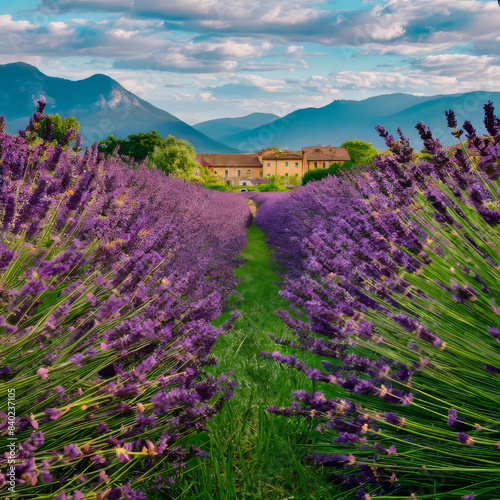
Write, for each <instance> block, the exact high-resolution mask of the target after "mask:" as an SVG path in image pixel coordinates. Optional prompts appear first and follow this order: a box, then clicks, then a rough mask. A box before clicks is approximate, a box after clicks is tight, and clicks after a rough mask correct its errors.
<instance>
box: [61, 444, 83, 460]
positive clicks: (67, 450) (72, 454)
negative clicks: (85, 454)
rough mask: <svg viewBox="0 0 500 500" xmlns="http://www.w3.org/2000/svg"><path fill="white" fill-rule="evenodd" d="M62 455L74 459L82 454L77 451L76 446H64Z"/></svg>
mask: <svg viewBox="0 0 500 500" xmlns="http://www.w3.org/2000/svg"><path fill="white" fill-rule="evenodd" d="M63 453H64V456H65V457H66V458H76V457H79V456H80V455H81V454H82V452H81V451H80V450H79V449H78V445H77V444H69V445H68V446H65V447H64V449H63Z"/></svg>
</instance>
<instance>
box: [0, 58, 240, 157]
mask: <svg viewBox="0 0 500 500" xmlns="http://www.w3.org/2000/svg"><path fill="white" fill-rule="evenodd" d="M42 95H43V96H44V97H45V98H46V100H47V106H46V112H48V113H58V114H59V115H61V116H62V117H64V116H75V117H76V119H77V120H78V122H79V123H80V132H81V134H82V137H83V142H84V145H87V146H88V145H90V144H92V143H93V142H95V141H99V140H102V139H105V138H106V137H108V136H109V135H111V134H113V135H114V136H115V137H116V138H124V137H126V136H128V135H130V134H132V133H137V132H149V131H150V130H156V131H157V132H158V133H159V134H160V135H162V136H164V137H166V136H167V135H170V134H172V135H174V136H176V137H177V138H179V139H186V140H187V141H189V142H190V143H191V144H193V146H194V147H195V148H196V149H199V150H203V151H207V152H211V151H213V152H217V153H220V152H226V153H231V152H236V151H235V149H233V148H231V147H228V146H226V145H225V144H222V143H220V142H218V141H215V140H213V139H211V138H209V137H207V136H206V135H205V134H203V133H201V132H199V131H198V130H196V129H195V128H193V127H191V126H190V125H188V124H187V123H185V122H183V121H182V120H180V119H179V118H177V117H176V116H174V115H172V114H171V113H168V112H167V111H164V110H161V109H159V108H157V107H156V106H153V105H152V104H150V103H148V102H147V101H145V100H143V99H141V98H140V97H138V96H136V95H135V94H133V93H132V92H130V91H128V90H127V89H125V87H123V86H122V85H121V84H120V83H119V82H117V81H116V80H114V79H113V78H111V77H109V76H107V75H104V74H102V73H97V74H94V75H91V76H89V77H87V78H85V79H82V80H76V81H73V80H68V79H65V78H59V77H52V76H48V75H45V74H44V73H43V72H41V71H40V70H39V69H38V68H36V67H35V66H32V65H30V64H27V63H9V64H3V65H0V114H1V115H4V116H5V117H6V122H7V127H6V128H7V131H8V132H10V133H16V132H17V131H18V130H19V129H20V128H24V127H25V126H26V124H27V123H28V121H29V118H30V116H31V115H32V114H33V112H34V111H35V104H34V101H36V99H37V98H39V97H41V96H42Z"/></svg>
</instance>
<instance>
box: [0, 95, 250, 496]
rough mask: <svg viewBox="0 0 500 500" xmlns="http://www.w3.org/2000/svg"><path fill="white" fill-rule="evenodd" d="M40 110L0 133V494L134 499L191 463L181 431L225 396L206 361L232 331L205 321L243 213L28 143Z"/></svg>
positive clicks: (215, 310) (226, 291) (163, 179)
mask: <svg viewBox="0 0 500 500" xmlns="http://www.w3.org/2000/svg"><path fill="white" fill-rule="evenodd" d="M43 108H44V102H42V101H40V103H39V109H38V111H37V113H36V114H35V115H34V117H33V120H32V122H31V124H30V126H28V128H27V129H26V130H24V131H22V132H21V133H20V135H19V136H16V137H13V136H9V135H7V134H3V133H1V132H2V131H1V130H0V133H1V134H0V155H1V160H2V169H3V170H2V178H1V180H2V182H1V191H0V201H1V205H0V217H1V221H2V225H3V232H2V243H1V245H0V282H1V284H2V285H1V286H2V293H1V297H0V356H1V358H0V359H1V365H0V387H1V391H2V394H7V391H9V392H8V393H9V394H11V392H10V391H13V390H14V391H15V413H16V416H15V418H10V417H11V414H10V413H9V414H7V413H5V412H0V426H2V428H3V429H4V431H7V432H14V433H15V437H16V439H17V442H16V445H17V449H16V460H17V463H16V465H15V470H14V476H11V475H10V474H4V471H6V470H7V462H8V459H9V458H10V457H9V455H8V454H4V455H2V456H1V457H0V464H1V470H2V474H0V495H2V496H4V495H5V494H6V495H7V496H11V493H12V491H13V490H12V489H11V490H9V488H14V487H15V494H16V496H19V497H20V498H21V497H22V498H30V497H31V498H60V499H62V498H67V495H72V497H71V498H73V499H79V498H82V497H83V496H85V498H121V497H126V498H145V495H144V493H142V492H143V491H144V490H146V489H147V488H148V487H149V486H151V485H154V483H155V482H157V481H158V478H157V477H156V476H158V475H162V476H165V477H166V478H170V479H171V480H172V481H174V478H175V476H176V470H178V469H179V468H180V467H182V464H183V461H184V459H185V457H188V456H189V455H191V454H195V453H198V454H202V452H200V450H197V449H195V448H186V447H184V446H183V442H184V440H185V438H186V437H187V436H189V435H190V434H192V433H195V432H198V431H200V430H203V429H204V428H205V427H204V425H205V423H206V422H207V421H208V420H209V419H210V418H212V417H213V416H214V415H215V414H216V413H217V412H218V411H219V409H220V408H221V405H222V403H223V401H224V400H225V399H228V398H230V397H231V394H232V389H233V387H234V385H235V384H234V383H233V382H232V381H231V380H229V379H228V378H227V377H226V376H221V377H220V378H218V379H214V378H213V377H211V376H209V375H207V374H206V373H205V371H204V369H203V368H204V367H205V366H207V365H211V364H213V362H214V361H213V359H212V358H211V356H210V350H211V347H212V346H213V344H214V343H215V341H216V339H217V337H218V335H219V334H221V333H222V332H224V331H227V329H228V328H230V326H231V321H229V322H228V323H227V324H225V325H223V326H222V327H221V328H215V327H213V326H212V325H211V322H212V320H213V319H215V318H216V317H218V316H219V314H220V312H221V309H222V307H223V304H224V301H225V300H226V299H227V298H228V296H229V295H230V294H231V292H232V290H233V288H234V286H235V284H236V278H235V276H234V274H233V272H232V270H233V267H234V265H235V264H236V263H237V262H238V259H237V258H236V255H237V253H239V252H240V251H241V249H242V248H243V247H244V246H245V233H246V226H247V224H248V223H249V221H250V220H251V214H250V211H249V209H248V207H247V205H246V204H245V203H244V201H243V200H236V199H231V200H228V199H227V198H226V197H224V196H223V195H221V194H219V193H215V192H212V191H206V190H204V189H203V188H202V187H200V186H198V185H196V184H194V183H186V182H184V181H182V180H175V179H171V178H169V177H167V176H165V175H164V174H163V173H162V172H160V171H159V170H156V169H154V170H149V169H148V168H147V167H146V165H145V164H144V163H141V164H137V163H133V164H132V165H128V164H127V163H124V162H123V161H122V160H121V158H119V157H117V156H111V157H109V158H108V160H106V161H105V160H104V158H103V157H102V155H100V154H99V153H98V151H97V145H94V146H93V147H92V148H87V150H86V151H85V152H84V153H83V154H75V153H74V152H73V151H72V150H71V149H66V150H63V149H62V148H61V147H60V146H59V145H49V144H48V143H47V142H46V141H40V140H39V139H40V137H39V135H38V134H39V133H40V131H41V130H42V132H43V130H44V129H41V128H40V127H36V124H37V123H39V122H40V121H41V120H43V119H44V118H45V115H44V113H43ZM0 122H2V120H0ZM2 128H3V127H1V126H0V129H2ZM43 133H45V132H43ZM12 408H13V406H9V407H7V408H6V409H8V410H9V412H12ZM14 485H15V486H14Z"/></svg>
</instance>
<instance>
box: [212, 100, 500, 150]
mask: <svg viewBox="0 0 500 500" xmlns="http://www.w3.org/2000/svg"><path fill="white" fill-rule="evenodd" d="M488 100H491V101H493V102H494V103H495V102H496V103H497V105H499V106H500V93H499V92H479V91H478V92H469V93H465V94H453V95H438V96H414V95H410V94H389V95H381V96H376V97H371V98H369V99H365V100H363V101H349V100H338V101H333V102H332V103H331V104H328V105H327V106H324V107H322V108H305V109H300V110H297V111H294V112H293V113H290V114H288V115H286V116H284V117H283V118H280V119H278V120H276V121H274V122H271V123H269V124H267V125H263V126H260V127H257V128H254V129H252V130H248V131H244V132H237V133H234V134H231V135H228V136H225V137H221V139H220V140H221V141H223V142H224V143H225V144H228V145H229V146H232V147H235V148H237V149H240V150H242V151H243V150H244V151H257V150H260V149H262V148H264V147H270V146H278V147H280V148H281V149H284V148H286V149H292V150H293V149H299V148H301V147H303V146H310V145H314V144H319V143H321V144H333V145H340V144H342V143H343V142H344V141H347V140H350V139H361V140H364V141H367V142H371V143H373V145H374V146H375V147H376V148H378V149H381V150H383V149H385V144H384V142H383V140H382V139H381V138H379V136H378V134H377V132H376V131H375V126H376V125H377V124H379V123H381V124H382V125H384V127H385V128H386V129H387V130H389V131H390V133H392V134H394V135H396V133H397V132H396V129H397V127H401V129H402V130H403V132H404V133H405V134H406V135H407V136H408V137H409V138H410V140H411V142H412V144H413V145H414V147H415V148H416V149H420V147H421V144H422V142H421V140H420V138H419V136H418V133H417V131H416V130H415V124H416V123H417V122H419V121H423V122H424V123H425V124H426V125H428V126H430V127H431V129H432V131H433V133H434V136H435V137H439V139H440V140H441V141H442V143H443V145H445V146H447V145H451V144H454V143H455V142H456V139H455V138H454V137H452V136H451V135H450V133H449V129H447V128H446V119H445V116H444V112H445V111H446V110H447V109H454V110H455V111H456V114H457V118H458V120H459V123H463V121H464V120H466V119H468V120H470V121H471V122H472V123H473V124H474V126H475V127H476V128H477V129H478V130H479V131H480V132H482V131H483V129H482V119H483V105H484V103H486V102H487V101H488Z"/></svg>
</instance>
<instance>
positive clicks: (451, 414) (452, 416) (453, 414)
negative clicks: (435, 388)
mask: <svg viewBox="0 0 500 500" xmlns="http://www.w3.org/2000/svg"><path fill="white" fill-rule="evenodd" d="M456 421H457V410H455V408H450V409H449V410H448V425H453V424H454V423H455V422H456Z"/></svg>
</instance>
